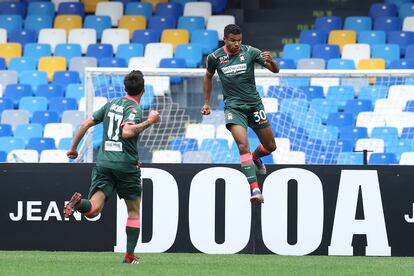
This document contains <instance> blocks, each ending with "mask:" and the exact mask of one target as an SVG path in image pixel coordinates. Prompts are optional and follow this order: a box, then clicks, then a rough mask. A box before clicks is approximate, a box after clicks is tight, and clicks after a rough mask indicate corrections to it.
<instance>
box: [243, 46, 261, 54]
mask: <svg viewBox="0 0 414 276" xmlns="http://www.w3.org/2000/svg"><path fill="white" fill-rule="evenodd" d="M241 50H242V51H243V52H261V50H259V49H258V48H256V47H253V46H251V45H244V44H242V45H241Z"/></svg>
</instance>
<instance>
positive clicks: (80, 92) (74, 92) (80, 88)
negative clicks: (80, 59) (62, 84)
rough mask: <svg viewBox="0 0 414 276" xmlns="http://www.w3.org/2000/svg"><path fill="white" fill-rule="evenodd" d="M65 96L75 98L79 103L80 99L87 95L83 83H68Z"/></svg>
mask: <svg viewBox="0 0 414 276" xmlns="http://www.w3.org/2000/svg"><path fill="white" fill-rule="evenodd" d="M65 96H66V98H74V99H76V101H77V102H78V103H79V101H80V99H81V98H82V97H85V89H84V85H83V84H81V83H75V84H74V83H72V84H68V86H66V92H65ZM62 97H63V95H62Z"/></svg>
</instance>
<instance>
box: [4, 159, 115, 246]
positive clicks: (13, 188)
mask: <svg viewBox="0 0 414 276" xmlns="http://www.w3.org/2000/svg"><path fill="white" fill-rule="evenodd" d="M91 169H92V165H91V164H7V163H3V164H0V187H1V199H0V225H1V233H2V234H1V235H0V250H76V251H112V250H113V244H114V242H115V237H114V235H115V231H116V204H115V201H114V200H110V201H109V202H108V204H107V205H106V206H105V208H104V210H105V212H103V213H102V215H101V216H99V217H98V218H97V219H93V220H91V221H89V220H88V219H86V217H84V216H80V215H79V214H76V217H73V218H71V219H70V220H67V219H66V220H65V218H63V213H62V210H63V207H64V204H65V201H68V200H69V199H70V197H71V196H72V194H73V193H74V192H75V191H78V192H81V193H82V194H85V195H87V192H88V188H89V182H90V174H91Z"/></svg>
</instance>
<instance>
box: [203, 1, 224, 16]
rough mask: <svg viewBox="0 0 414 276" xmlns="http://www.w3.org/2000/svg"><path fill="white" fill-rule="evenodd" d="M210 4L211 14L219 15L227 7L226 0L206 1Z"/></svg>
mask: <svg viewBox="0 0 414 276" xmlns="http://www.w3.org/2000/svg"><path fill="white" fill-rule="evenodd" d="M206 2H210V3H211V8H212V12H213V14H221V13H223V12H224V10H225V9H226V7H227V0H206Z"/></svg>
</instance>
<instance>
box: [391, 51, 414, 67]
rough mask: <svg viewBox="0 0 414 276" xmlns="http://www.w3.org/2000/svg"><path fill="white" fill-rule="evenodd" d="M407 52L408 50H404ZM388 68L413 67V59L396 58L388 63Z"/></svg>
mask: <svg viewBox="0 0 414 276" xmlns="http://www.w3.org/2000/svg"><path fill="white" fill-rule="evenodd" d="M406 52H407V53H409V51H407V50H406ZM388 69H414V59H397V60H393V61H391V63H390V66H389V67H388Z"/></svg>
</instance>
